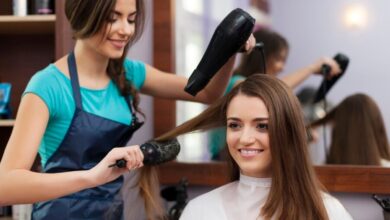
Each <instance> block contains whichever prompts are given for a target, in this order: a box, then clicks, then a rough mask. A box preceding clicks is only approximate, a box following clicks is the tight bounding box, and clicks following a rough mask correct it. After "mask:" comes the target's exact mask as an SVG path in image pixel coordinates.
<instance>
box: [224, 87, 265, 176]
mask: <svg viewBox="0 0 390 220" xmlns="http://www.w3.org/2000/svg"><path fill="white" fill-rule="evenodd" d="M226 118H227V132H226V141H227V145H228V148H229V153H230V155H231V156H232V157H233V159H234V160H235V161H236V163H237V164H238V166H239V167H240V171H241V173H242V174H244V175H247V176H252V177H271V151H270V150H271V149H270V147H269V135H268V120H269V116H268V110H267V107H266V106H265V104H264V102H263V100H261V99H260V98H258V97H253V96H247V95H244V94H238V95H237V96H235V97H234V98H233V99H232V100H231V102H230V103H229V105H228V108H227V112H226Z"/></svg>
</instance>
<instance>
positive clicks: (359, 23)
mask: <svg viewBox="0 0 390 220" xmlns="http://www.w3.org/2000/svg"><path fill="white" fill-rule="evenodd" d="M344 21H345V25H346V26H347V27H348V28H353V29H361V28H364V27H365V26H366V25H367V10H366V8H365V7H364V6H362V5H358V4H355V5H350V6H348V7H347V8H346V10H345V16H344Z"/></svg>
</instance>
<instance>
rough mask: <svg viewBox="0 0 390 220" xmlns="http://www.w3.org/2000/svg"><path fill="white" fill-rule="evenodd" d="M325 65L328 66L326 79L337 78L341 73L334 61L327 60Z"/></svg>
mask: <svg viewBox="0 0 390 220" xmlns="http://www.w3.org/2000/svg"><path fill="white" fill-rule="evenodd" d="M327 65H329V66H330V73H329V75H328V79H330V78H332V77H334V76H337V75H339V74H340V73H341V68H340V66H339V64H338V63H337V62H336V61H335V60H334V59H330V60H327Z"/></svg>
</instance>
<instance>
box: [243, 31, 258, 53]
mask: <svg viewBox="0 0 390 220" xmlns="http://www.w3.org/2000/svg"><path fill="white" fill-rule="evenodd" d="M255 45H256V39H255V37H254V36H253V34H251V36H249V38H248V40H247V41H246V42H245V45H243V47H242V49H241V50H240V52H244V53H246V54H250V53H251V52H252V50H253V48H254V47H255Z"/></svg>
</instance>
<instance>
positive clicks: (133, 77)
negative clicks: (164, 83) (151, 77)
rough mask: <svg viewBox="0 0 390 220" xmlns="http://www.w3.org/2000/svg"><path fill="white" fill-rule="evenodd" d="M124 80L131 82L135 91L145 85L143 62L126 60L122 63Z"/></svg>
mask: <svg viewBox="0 0 390 220" xmlns="http://www.w3.org/2000/svg"><path fill="white" fill-rule="evenodd" d="M124 68H125V72H126V78H127V79H128V80H130V81H131V83H132V84H133V85H134V86H135V88H136V89H137V90H140V89H141V88H142V86H143V85H144V83H145V78H146V67H145V64H144V63H143V62H140V61H135V60H129V59H126V60H125V62H124Z"/></svg>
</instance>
